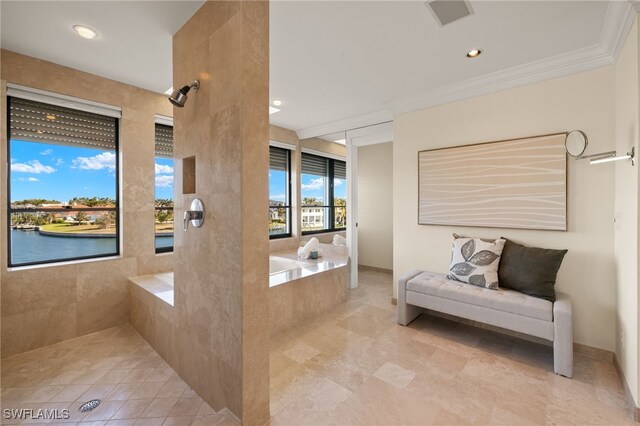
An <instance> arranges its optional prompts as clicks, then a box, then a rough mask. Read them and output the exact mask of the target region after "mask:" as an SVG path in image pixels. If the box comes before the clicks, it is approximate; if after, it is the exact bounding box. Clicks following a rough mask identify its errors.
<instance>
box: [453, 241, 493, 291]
mask: <svg viewBox="0 0 640 426" xmlns="http://www.w3.org/2000/svg"><path fill="white" fill-rule="evenodd" d="M453 237H454V239H453V248H452V251H451V266H450V267H449V275H448V276H449V279H452V280H456V281H461V282H463V283H468V284H473V285H477V286H479V287H485V288H490V289H492V290H497V289H498V265H499V264H500V256H501V255H502V249H503V248H504V242H505V240H504V239H502V238H498V239H497V240H488V239H484V238H466V237H458V236H457V235H455V234H454V236H453Z"/></svg>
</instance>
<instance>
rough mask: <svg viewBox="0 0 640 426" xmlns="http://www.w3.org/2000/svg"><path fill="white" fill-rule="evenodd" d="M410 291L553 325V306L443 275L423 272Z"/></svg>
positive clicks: (411, 284)
mask: <svg viewBox="0 0 640 426" xmlns="http://www.w3.org/2000/svg"><path fill="white" fill-rule="evenodd" d="M407 291H414V292H416V293H423V294H426V295H430V296H437V297H442V298H445V299H450V300H455V301H458V302H462V303H468V304H471V305H477V306H483V307H486V308H490V309H495V310H498V311H503V312H509V313H512V314H516V315H522V316H526V317H530V318H536V319H540V320H543V321H553V303H551V302H549V301H548V300H543V299H538V298H536V297H532V296H527V295H526V294H523V293H520V292H517V291H514V290H509V289H502V288H501V289H498V290H489V289H486V288H482V287H477V286H473V285H469V284H464V283H461V282H458V281H453V280H449V279H448V278H447V277H446V275H444V274H437V273H433V272H422V273H421V274H419V275H417V276H416V277H415V278H413V279H411V280H409V281H408V282H407Z"/></svg>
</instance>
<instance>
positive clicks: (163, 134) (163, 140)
mask: <svg viewBox="0 0 640 426" xmlns="http://www.w3.org/2000/svg"><path fill="white" fill-rule="evenodd" d="M156 157H170V158H173V127H171V126H165V125H164V124H158V123H156Z"/></svg>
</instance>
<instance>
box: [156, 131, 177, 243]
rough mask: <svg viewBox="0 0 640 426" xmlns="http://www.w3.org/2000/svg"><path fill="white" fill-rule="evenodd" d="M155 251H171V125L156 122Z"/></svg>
mask: <svg viewBox="0 0 640 426" xmlns="http://www.w3.org/2000/svg"><path fill="white" fill-rule="evenodd" d="M155 196H156V200H155V233H156V235H155V240H156V253H162V252H170V251H173V127H171V126H165V125H163V124H156V159H155Z"/></svg>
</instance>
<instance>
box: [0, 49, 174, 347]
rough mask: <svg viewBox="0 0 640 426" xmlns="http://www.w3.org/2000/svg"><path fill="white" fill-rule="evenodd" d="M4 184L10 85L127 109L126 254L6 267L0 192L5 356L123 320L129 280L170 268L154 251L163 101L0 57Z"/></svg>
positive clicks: (16, 57) (12, 56) (168, 110)
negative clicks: (158, 119)
mask: <svg viewBox="0 0 640 426" xmlns="http://www.w3.org/2000/svg"><path fill="white" fill-rule="evenodd" d="M0 54H1V57H0V62H1V69H0V80H1V82H0V83H1V96H0V102H1V107H0V110H1V112H2V113H1V117H0V141H1V145H2V148H0V164H1V173H0V174H1V179H0V180H1V182H3V184H2V185H4V182H6V178H7V158H6V155H7V150H6V144H7V140H6V134H7V132H6V123H7V120H6V118H7V117H6V85H7V82H11V83H16V84H21V85H24V86H28V87H33V88H37V89H42V90H47V91H51V92H55V93H60V94H64V95H69V96H74V97H77V98H81V99H86V100H91V101H96V102H101V103H105V104H109V105H114V106H117V107H120V108H122V119H121V120H120V155H121V161H122V163H121V164H122V167H121V171H122V182H121V189H122V191H121V199H120V200H121V205H122V213H123V215H122V217H123V226H122V230H121V232H122V233H121V236H122V239H123V244H124V246H123V251H122V257H121V258H118V259H114V260H104V261H92V262H87V263H76V264H70V265H64V266H62V265H60V266H56V265H51V266H46V267H41V268H32V269H23V270H12V271H8V270H7V231H6V228H5V227H4V226H5V224H6V223H7V217H6V214H7V213H6V211H7V199H6V196H5V194H6V188H5V187H4V186H3V187H2V188H1V189H0V194H1V196H0V224H2V225H0V226H2V228H1V232H0V270H1V277H2V279H1V286H2V287H1V299H2V308H1V316H2V318H1V321H2V332H1V334H2V339H1V340H2V357H6V356H9V355H13V354H17V353H21V352H24V351H27V350H31V349H35V348H38V347H41V346H45V345H49V344H52V343H56V342H59V341H61V340H66V339H70V338H73V337H77V336H81V335H83V334H87V333H92V332H95V331H98V330H103V329H105V328H108V327H111V326H114V325H116V324H121V323H125V322H127V321H128V318H129V299H128V292H127V277H130V276H135V275H142V274H149V273H154V272H161V271H166V270H170V269H171V265H172V260H171V259H172V255H170V254H169V255H161V256H157V255H156V254H155V243H154V166H153V165H154V155H155V154H154V121H155V114H162V115H167V116H171V115H172V113H173V111H172V107H171V105H170V104H169V102H167V100H166V97H164V96H162V95H160V94H157V93H153V92H149V91H146V90H143V89H140V88H137V87H133V86H129V85H126V84H123V83H119V82H116V81H113V80H108V79H105V78H102V77H98V76H96V75H92V74H88V73H85V72H81V71H78V70H75V69H72V68H67V67H63V66H60V65H56V64H53V63H51V62H46V61H42V60H39V59H35V58H31V57H28V56H23V55H20V54H17V53H14V52H10V51H6V50H2V51H1V52H0Z"/></svg>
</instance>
